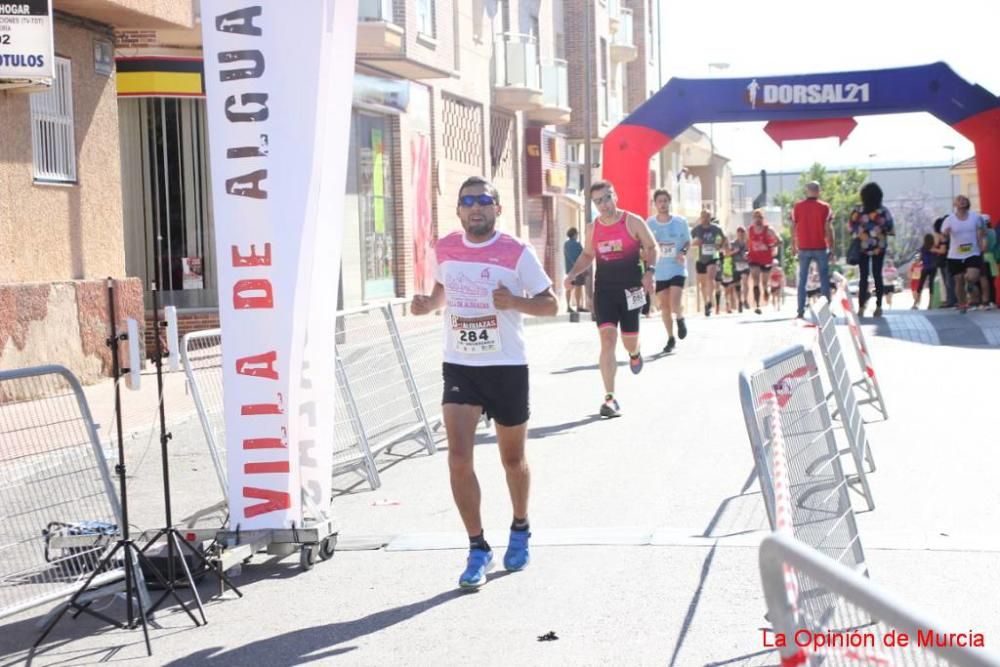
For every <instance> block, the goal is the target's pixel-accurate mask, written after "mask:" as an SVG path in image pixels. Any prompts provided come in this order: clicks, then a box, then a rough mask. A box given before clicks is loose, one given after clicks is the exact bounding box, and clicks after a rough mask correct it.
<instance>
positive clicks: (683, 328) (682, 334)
mask: <svg viewBox="0 0 1000 667" xmlns="http://www.w3.org/2000/svg"><path fill="white" fill-rule="evenodd" d="M687 335H688V328H687V325H686V324H684V318H683V317H679V318H677V337H678V338H680V339H681V340H684V339H685V338H687Z"/></svg>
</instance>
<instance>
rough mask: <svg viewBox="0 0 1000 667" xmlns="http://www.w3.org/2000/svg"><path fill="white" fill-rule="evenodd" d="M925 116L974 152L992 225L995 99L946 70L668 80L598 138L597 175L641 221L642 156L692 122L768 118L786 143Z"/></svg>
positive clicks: (995, 207)
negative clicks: (892, 118)
mask: <svg viewBox="0 0 1000 667" xmlns="http://www.w3.org/2000/svg"><path fill="white" fill-rule="evenodd" d="M915 111H926V112H928V113H930V114H932V115H934V116H936V117H937V118H939V119H940V120H942V121H943V122H945V123H947V124H948V125H950V126H951V127H953V128H955V130H956V131H957V132H958V133H959V134H961V135H963V136H964V137H965V138H967V139H968V140H969V141H971V142H972V143H973V144H974V145H975V149H976V170H977V172H978V176H979V198H980V202H981V205H982V209H983V212H985V213H988V214H989V215H990V218H991V219H992V224H993V226H996V225H997V224H1000V98H998V97H996V96H995V95H993V94H992V93H990V92H989V91H988V90H986V89H985V88H983V87H981V86H977V85H974V84H970V83H969V82H968V81H966V80H964V79H962V78H961V77H959V76H958V75H957V74H955V72H954V71H952V69H951V68H950V67H948V65H946V64H945V63H934V64H932V65H923V66H919V67H901V68H898V69H885V70H874V71H859V72H840V73H830V74H804V75H793V76H766V77H743V78H731V79H676V78H675V79H671V80H670V81H668V82H667V85H665V86H664V87H663V88H662V89H660V91H659V92H657V93H656V94H655V95H653V96H652V97H651V98H649V99H648V100H646V101H645V102H644V103H643V104H642V105H641V106H640V107H638V108H637V109H636V110H635V111H634V112H632V113H631V114H630V115H629V116H628V117H627V118H625V119H624V120H623V121H622V122H621V123H620V124H619V125H617V126H616V127H615V128H613V129H612V130H611V132H610V133H608V135H607V137H605V139H604V158H603V161H604V169H603V174H604V177H605V178H606V179H608V180H610V181H611V182H612V183H614V185H615V190H616V191H617V192H618V197H619V205H620V206H621V207H622V208H625V209H628V210H631V211H637V212H639V213H640V214H643V213H644V212H645V211H646V210H647V208H648V200H649V195H650V193H649V190H648V183H649V175H648V166H649V159H650V158H651V157H652V156H653V155H654V154H656V153H657V152H658V151H659V150H660V149H662V148H663V147H664V146H666V145H667V144H668V143H669V142H670V141H671V139H672V138H673V137H676V136H677V135H679V134H680V133H681V132H683V131H684V130H686V129H687V128H688V127H690V126H691V125H693V124H694V123H708V122H712V123H725V122H744V121H772V123H773V124H775V125H774V126H775V127H776V130H777V132H778V133H780V134H782V135H784V136H785V137H786V138H789V139H804V138H813V137H822V136H830V135H831V134H838V133H839V134H841V137H842V138H843V137H844V136H846V135H844V134H843V131H844V129H845V128H846V131H848V132H849V131H850V128H852V127H853V125H854V122H853V120H852V119H851V117H852V116H862V115H876V114H892V113H909V112H915Z"/></svg>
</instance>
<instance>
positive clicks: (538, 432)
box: [438, 415, 601, 450]
mask: <svg viewBox="0 0 1000 667" xmlns="http://www.w3.org/2000/svg"><path fill="white" fill-rule="evenodd" d="M598 421H601V416H600V415H590V416H589V417H584V418H583V419H577V420H576V421H571V422H565V423H562V424H552V425H551V426H538V427H536V428H529V429H528V440H541V439H542V438H547V437H548V436H550V435H555V434H557V433H562V432H563V431H569V430H571V429H574V428H576V427H578V426H586V425H587V424H592V423H594V422H598ZM496 441H497V436H496V434H495V433H490V434H486V435H480V436H478V437H477V438H476V444H477V445H488V444H496ZM438 449H439V450H441V449H444V450H447V449H448V448H447V447H439V448H438Z"/></svg>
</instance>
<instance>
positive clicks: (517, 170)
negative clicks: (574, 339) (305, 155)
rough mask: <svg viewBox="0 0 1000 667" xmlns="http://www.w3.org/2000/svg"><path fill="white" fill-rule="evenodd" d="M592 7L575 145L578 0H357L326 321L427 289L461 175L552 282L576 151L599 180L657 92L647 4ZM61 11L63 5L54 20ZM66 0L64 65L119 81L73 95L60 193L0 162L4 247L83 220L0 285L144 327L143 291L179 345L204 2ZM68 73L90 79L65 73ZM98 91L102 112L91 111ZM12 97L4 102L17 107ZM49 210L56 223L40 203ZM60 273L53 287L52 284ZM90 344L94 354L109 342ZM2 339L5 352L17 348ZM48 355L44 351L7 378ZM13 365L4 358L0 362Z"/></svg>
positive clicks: (201, 256) (189, 301) (572, 212)
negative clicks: (124, 308) (5, 185)
mask: <svg viewBox="0 0 1000 667" xmlns="http://www.w3.org/2000/svg"><path fill="white" fill-rule="evenodd" d="M590 2H591V3H592V4H594V5H595V11H596V15H595V18H594V20H595V29H594V30H592V31H591V34H592V35H593V36H594V40H593V49H591V51H592V57H593V59H594V61H595V63H596V62H597V61H598V60H600V63H602V64H601V68H602V69H599V70H598V69H595V72H600V74H601V78H600V81H599V83H598V90H597V91H596V92H595V94H594V95H593V96H592V97H593V101H594V104H593V109H592V112H593V117H594V120H593V127H594V128H596V129H595V132H594V133H593V136H592V137H591V138H590V141H589V142H584V138H583V134H582V129H581V128H582V122H581V118H582V112H581V110H582V109H583V103H582V92H581V89H580V87H581V86H582V83H583V82H582V79H580V73H581V72H582V66H581V62H582V61H581V60H580V58H582V56H581V55H579V54H580V53H581V49H582V44H581V43H580V42H581V38H580V34H581V32H582V31H581V30H580V26H579V20H580V16H581V15H582V14H583V12H582V7H583V4H584V3H583V0H552V1H551V2H549V1H546V2H540V1H539V0H490V1H486V0H474V1H471V2H465V1H462V0H360V2H359V17H358V33H357V37H358V40H357V53H356V59H355V62H356V69H355V80H354V85H353V90H352V93H351V94H352V106H353V111H352V126H351V141H350V147H349V169H348V187H347V190H348V192H347V198H346V202H345V217H344V239H343V247H342V263H341V280H340V294H338V295H336V297H334V295H331V298H337V303H338V305H339V306H341V307H345V308H346V307H353V306H357V305H360V304H364V303H370V302H375V301H380V300H384V299H387V298H392V297H405V296H409V295H412V294H414V293H419V292H425V291H428V290H429V289H430V288H431V286H432V284H431V283H432V275H431V271H432V257H433V244H434V242H435V240H436V239H437V238H440V237H441V236H443V235H444V234H447V233H449V232H450V231H453V230H456V229H458V228H459V222H458V219H457V216H456V214H455V205H456V194H457V190H458V186H459V184H460V183H461V182H462V181H463V180H464V179H465V178H467V177H468V176H470V175H483V176H486V177H487V178H490V179H492V180H493V181H494V182H495V183H496V185H497V187H498V189H499V191H500V198H501V203H502V207H503V213H502V215H501V217H500V219H499V227H500V229H501V230H503V231H505V232H508V233H510V234H513V235H516V236H519V237H521V238H523V239H525V240H528V241H530V242H531V243H532V244H533V245H534V246H535V248H536V250H537V251H538V254H539V256H540V257H541V258H542V260H543V262H544V265H545V267H546V269H547V270H548V271H549V273H550V275H551V276H552V278H553V281H554V282H555V283H556V285H559V284H560V282H561V273H562V259H561V248H562V241H563V239H564V235H565V230H566V229H567V228H568V227H571V226H577V227H579V226H581V225H582V224H583V222H584V221H585V220H586V217H587V216H586V215H585V211H584V208H585V205H584V202H585V198H584V197H583V194H582V192H581V191H580V188H581V180H580V178H579V174H580V170H581V166H580V164H579V163H580V162H582V159H581V155H582V153H581V148H582V146H583V145H584V143H587V144H588V145H591V146H592V149H593V150H594V151H595V158H596V159H595V165H596V166H597V167H598V170H599V164H600V155H599V153H600V148H599V147H600V140H601V139H602V138H603V136H605V135H606V133H607V132H608V131H609V130H610V129H611V127H613V125H614V124H615V123H616V122H618V120H620V119H621V118H622V117H623V116H624V115H625V114H627V113H628V111H630V110H631V109H632V108H633V107H634V106H635V105H637V104H639V103H641V101H642V100H643V99H645V98H646V96H648V95H649V94H650V93H651V92H654V91H655V90H657V89H658V87H659V80H658V78H657V68H658V63H657V58H656V55H655V54H656V50H655V49H654V46H653V45H654V41H655V39H656V34H657V30H656V26H655V25H652V23H650V20H651V16H652V14H651V11H650V8H655V5H656V3H655V2H654V1H653V0H635V2H634V3H633V2H626V3H625V6H623V5H621V4H619V3H618V2H617V0H590ZM60 4H61V3H60V2H59V0H56V8H57V9H59V7H60ZM62 4H63V5H64V6H65V9H66V11H67V12H68V11H69V8H70V7H72V8H73V10H74V11H76V10H77V9H78V8H80V7H84V8H86V10H85V11H84V14H85V15H83V16H81V15H79V14H77V15H74V16H75V18H72V19H71V18H70V17H69V14H68V13H67V14H65V15H61V16H63V18H62V19H61V22H60V26H61V27H58V28H57V44H61V43H63V42H65V43H66V44H67V49H68V50H67V51H66V52H67V53H70V54H71V55H72V56H73V57H74V59H79V60H81V61H83V60H86V59H87V58H90V57H92V51H93V49H92V48H91V47H92V45H91V42H92V41H93V40H94V39H96V38H97V36H98V35H99V36H100V39H102V40H104V43H105V44H106V45H107V44H108V43H110V44H111V45H112V46H113V68H112V67H111V64H112V62H110V59H109V62H106V63H104V65H103V67H104V71H105V74H103V75H97V74H93V73H91V72H90V70H87V72H86V76H88V77H91V78H93V79H94V81H93V82H92V81H90V80H89V79H88V80H87V81H86V85H80V86H76V87H74V91H73V95H74V97H79V98H80V99H79V101H76V103H75V108H76V109H77V111H78V112H80V111H81V110H86V113H88V118H87V120H88V121H89V122H78V123H77V139H76V141H77V144H78V145H77V151H76V152H77V155H79V158H80V159H79V161H78V162H79V174H80V175H79V178H78V179H77V180H76V181H73V180H72V179H68V181H67V182H68V183H70V187H65V184H63V186H58V187H57V186H49V185H42V184H39V183H38V179H37V178H36V179H34V180H32V179H31V176H30V173H29V174H28V176H25V174H24V172H26V171H29V170H30V166H31V162H30V158H31V155H30V150H28V149H27V148H21V149H19V151H20V152H19V157H18V158H17V159H16V160H10V161H5V163H4V166H3V167H2V168H0V174H2V176H0V178H7V179H9V178H13V177H12V176H11V175H8V172H7V171H4V170H5V169H8V166H7V162H13V163H17V162H18V161H19V162H20V164H21V167H20V168H21V172H22V174H21V176H20V177H21V178H22V180H24V181H25V184H26V185H27V186H30V187H31V188H33V190H32V192H33V194H32V195H31V198H29V199H28V200H25V201H19V202H17V203H13V202H9V201H5V202H2V203H0V206H8V207H10V208H11V209H13V208H14V207H17V208H19V210H20V211H21V212H20V213H19V216H20V217H19V218H18V219H17V221H15V222H14V223H8V222H7V221H8V220H10V219H11V218H10V217H9V216H5V217H4V224H5V225H7V227H6V228H5V229H7V230H8V231H7V233H8V234H10V233H11V230H13V229H15V228H17V229H24V228H28V227H30V225H29V223H28V219H31V220H34V219H35V217H36V216H32V215H30V214H29V213H28V211H35V213H36V214H39V212H40V211H46V212H49V213H50V212H51V211H54V210H59V211H60V215H61V216H63V217H64V218H66V220H67V222H66V223H65V224H63V227H68V228H71V229H72V228H73V224H70V222H69V221H73V220H76V219H77V218H78V219H79V220H80V223H79V224H78V225H77V227H76V228H75V229H76V231H75V232H68V233H67V237H66V239H64V240H63V241H61V242H60V243H61V245H59V250H55V249H54V246H53V243H51V242H43V241H40V240H38V241H33V242H31V243H28V244H26V243H23V242H21V241H20V239H18V242H17V243H4V244H3V248H2V249H0V253H7V255H6V256H2V255H0V256H2V257H3V258H4V261H5V264H4V270H5V271H6V273H5V274H4V277H3V280H4V281H5V282H25V281H39V280H57V279H66V280H80V279H83V278H90V277H91V276H94V275H105V274H110V275H115V276H116V277H117V276H120V277H122V278H124V277H125V276H130V277H131V282H129V283H128V284H129V286H130V287H129V289H130V290H132V291H131V292H130V294H131V295H132V297H131V298H132V305H131V306H129V308H130V309H131V310H130V312H132V311H136V312H141V309H142V306H141V305H140V304H141V303H142V302H143V301H144V302H145V307H146V309H147V311H148V308H149V306H150V303H149V294H150V293H149V287H150V284H151V283H152V282H154V281H155V282H156V284H157V285H158V287H159V290H160V293H161V297H162V301H163V302H164V303H165V304H170V305H175V306H177V307H178V309H179V312H180V316H181V317H180V319H181V331H182V333H184V332H186V331H189V330H195V329H202V328H207V327H211V326H215V325H216V324H217V322H218V315H217V305H218V296H217V285H216V269H215V266H214V262H215V240H214V237H213V220H212V201H211V200H212V198H211V196H210V193H211V188H212V184H211V182H210V176H209V168H208V150H207V140H206V132H207V124H206V119H205V99H204V81H203V78H204V75H203V69H204V68H203V63H202V57H203V54H202V48H201V25H200V16H199V12H198V7H199V3H198V2H196V1H191V0H162V1H159V0H158V1H154V0H149V1H140V0H121V1H120V2H111V1H110V0H108V1H104V0H97V1H95V2H78V1H74V0H64V2H63V3H62ZM140 8H141V10H140ZM81 11H83V10H81ZM115 12H118V13H119V14H121V16H116V15H115ZM637 17H638V18H637ZM60 31H64V32H66V34H67V35H70V34H73V33H74V32H80V33H82V34H81V36H79V37H76V38H74V39H75V40H76V42H77V44H75V45H73V46H72V47H71V46H70V43H71V42H73V39H69V38H61V37H60V34H61V33H60ZM91 33H93V34H91ZM574 49H576V51H574ZM103 52H104V53H105V54H107V48H106V46H105V47H104V51H103ZM574 53H575V54H576V55H574ZM73 74H74V76H83V74H84V73H82V72H81V71H80V68H76V69H75V70H74V72H73ZM98 77H100V78H98ZM98 93H99V95H100V100H99V104H98V102H96V101H93V102H92V101H85V99H84V96H86V95H92V94H93V95H96V94H98ZM598 93H599V94H598ZM345 94H346V91H345ZM12 96H13V93H8V94H6V95H5V97H4V99H3V100H2V101H0V102H2V103H3V104H12V103H11V102H10V101H9V99H13V97H12ZM20 99H21V100H22V102H21V103H20V104H21V107H22V108H21V109H20V110H19V111H16V112H12V113H9V114H8V117H14V118H17V114H18V113H20V114H21V116H22V117H23V119H24V120H23V124H24V128H22V130H20V131H16V132H14V131H13V130H7V129H5V130H4V131H5V132H13V134H12V135H11V141H10V142H8V141H6V140H5V141H3V143H2V146H3V150H5V151H6V150H10V149H11V147H13V146H17V145H19V143H18V142H20V144H23V143H24V142H25V141H26V139H25V137H29V136H30V133H29V132H28V131H27V129H26V128H27V127H28V118H29V114H28V109H27V106H26V105H25V103H24V101H23V100H24V99H26V98H20ZM97 106H100V110H99V112H98V110H97V108H96V107H97ZM92 107H93V108H94V110H93V111H90V110H89V109H90V108H92ZM95 121H96V122H95ZM81 149H82V150H81ZM92 155H93V157H92ZM662 162H663V160H662V158H661V159H660V160H654V161H652V162H651V178H650V181H651V184H655V183H656V182H659V179H660V177H659V175H658V174H660V173H665V172H664V171H663V169H662V167H661V164H662ZM112 165H114V167H113V168H112V167H111V166H112ZM118 166H120V168H118ZM84 172H86V177H84ZM8 191H10V192H18V189H17V187H15V186H12V187H11V188H9V189H8ZM56 200H58V201H59V202H60V205H61V206H62V209H59V208H58V207H56V206H54V205H53V201H56ZM18 221H19V222H18ZM98 222H99V224H98ZM31 224H36V223H31ZM60 224H61V223H57V224H56V227H55V228H57V229H58V228H59V227H60ZM74 224H75V223H74ZM95 225H96V226H97V227H100V229H99V230H97V229H96V228H95ZM40 229H41V227H40V226H39V231H38V233H39V234H40V233H41V231H40ZM74 234H75V236H74ZM15 248H16V250H14V249H15ZM81 248H82V249H81ZM25 252H27V253H34V254H36V255H37V254H38V253H43V254H44V253H49V255H51V256H53V257H55V256H56V255H57V254H58V256H59V262H55V261H49V260H47V259H45V258H41V257H36V258H35V259H36V260H40V261H25V260H24V259H23V258H22V259H17V261H18V262H20V264H17V265H16V266H15V264H14V262H15V258H14V255H16V254H17V253H25ZM73 253H77V255H74V254H73ZM80 253H83V254H84V255H86V257H85V258H84V259H81V258H80V256H79V255H80ZM63 256H65V257H63ZM157 258H158V259H159V261H158V262H157V261H156V260H157ZM98 260H100V261H98ZM60 262H61V264H62V265H63V266H64V268H63V269H61V270H60V271H59V272H53V271H52V270H49V269H50V268H52V267H57V266H60ZM81 266H84V267H85V269H84V270H81V269H80V267H81ZM47 270H48V273H46V271H47ZM21 289H23V288H21ZM22 301H23V299H22ZM84 301H86V302H88V303H89V302H90V301H94V299H93V298H89V300H84ZM18 308H19V309H20V310H19V311H18V312H23V311H24V309H25V308H26V306H18ZM48 312H50V313H51V312H54V311H53V310H52V308H49V310H48ZM29 319H30V318H29ZM23 320H25V318H24V317H22V316H18V321H23ZM17 326H22V325H17ZM7 328H8V329H12V325H8V326H7ZM22 328H23V327H22ZM148 329H149V328H148V327H147V330H148ZM2 335H4V330H2V329H0V336H2ZM25 335H26V334H24V333H23V332H20V330H18V331H17V332H16V334H15V336H14V337H15V338H16V339H17V341H19V342H18V343H17V344H18V345H21V346H22V347H23V344H22V342H20V341H22V339H23V338H24V336H25ZM100 335H101V337H102V338H101V339H100V340H101V341H102V342H103V336H104V331H103V330H102V331H101V334H100ZM6 336H7V338H3V339H0V341H6V340H7V339H10V338H11V334H6ZM43 338H44V337H43ZM39 340H42V339H39ZM46 340H47V339H46ZM48 344H49V343H48V342H42V343H38V344H36V345H34V346H33V347H34V348H35V349H39V350H44V349H45V346H46V345H48ZM52 358H53V357H51V356H49V355H47V354H46V353H44V352H42V353H39V354H38V355H36V356H35V357H31V358H30V359H29V358H27V357H20V358H19V359H18V361H16V362H15V361H10V362H9V365H11V366H18V365H25V364H26V363H28V362H36V363H37V362H40V361H44V360H51V359H52ZM13 359H14V357H12V356H8V355H5V359H4V363H5V364H8V360H13Z"/></svg>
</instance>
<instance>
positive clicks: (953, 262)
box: [948, 255, 983, 276]
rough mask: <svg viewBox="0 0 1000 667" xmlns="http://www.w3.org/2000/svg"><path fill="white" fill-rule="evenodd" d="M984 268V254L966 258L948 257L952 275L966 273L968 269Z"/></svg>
mask: <svg viewBox="0 0 1000 667" xmlns="http://www.w3.org/2000/svg"><path fill="white" fill-rule="evenodd" d="M982 268H983V256H982V255H972V256H971V257H966V258H965V259H951V258H950V257H949V258H948V270H949V271H951V275H953V276H957V275H958V274H960V273H965V270H966V269H980V270H982Z"/></svg>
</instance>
